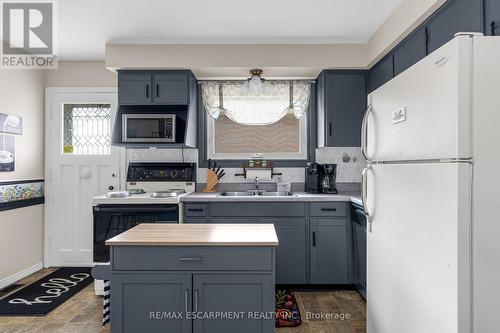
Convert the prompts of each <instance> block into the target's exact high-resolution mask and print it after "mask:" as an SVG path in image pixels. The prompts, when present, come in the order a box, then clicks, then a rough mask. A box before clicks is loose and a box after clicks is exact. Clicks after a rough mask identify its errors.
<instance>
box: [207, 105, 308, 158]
mask: <svg viewBox="0 0 500 333" xmlns="http://www.w3.org/2000/svg"><path fill="white" fill-rule="evenodd" d="M214 137H215V120H214V119H213V118H211V117H207V158H210V159H214V160H249V159H254V158H256V154H261V155H262V159H264V160H305V159H307V113H306V114H304V116H303V117H302V118H301V119H300V120H299V139H300V143H299V145H300V151H299V152H297V153H264V152H258V151H256V152H254V153H241V154H237V153H216V152H215V140H214Z"/></svg>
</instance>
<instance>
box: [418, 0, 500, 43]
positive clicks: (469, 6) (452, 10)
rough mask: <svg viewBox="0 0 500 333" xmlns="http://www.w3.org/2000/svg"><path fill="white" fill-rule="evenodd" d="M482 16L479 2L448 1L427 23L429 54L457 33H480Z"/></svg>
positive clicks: (476, 0) (468, 0) (465, 0)
mask: <svg viewBox="0 0 500 333" xmlns="http://www.w3.org/2000/svg"><path fill="white" fill-rule="evenodd" d="M492 1H497V0H492ZM482 16H483V14H482V4H481V1H478V0H448V1H447V2H446V4H445V5H443V7H442V8H441V9H440V10H439V11H438V12H437V13H436V14H435V15H434V16H433V17H432V18H431V19H430V20H429V22H428V23H427V28H428V34H429V45H428V51H429V53H431V52H433V51H435V50H437V49H438V48H439V47H441V46H442V45H444V44H445V43H447V42H448V41H450V40H451V39H453V36H454V35H455V34H456V33H457V32H482V31H483V27H482V19H481V18H482Z"/></svg>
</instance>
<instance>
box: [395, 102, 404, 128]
mask: <svg viewBox="0 0 500 333" xmlns="http://www.w3.org/2000/svg"><path fill="white" fill-rule="evenodd" d="M405 120H406V106H403V107H402V108H400V109H399V110H397V111H394V112H393V113H392V123H393V124H398V123H401V122H403V121H405Z"/></svg>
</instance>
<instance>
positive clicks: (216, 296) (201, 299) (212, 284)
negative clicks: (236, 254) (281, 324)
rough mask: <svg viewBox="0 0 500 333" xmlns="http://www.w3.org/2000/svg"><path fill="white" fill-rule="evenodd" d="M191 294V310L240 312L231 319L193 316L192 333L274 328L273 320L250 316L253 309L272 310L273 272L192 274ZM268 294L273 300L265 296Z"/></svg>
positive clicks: (245, 332) (241, 332) (243, 332)
mask: <svg viewBox="0 0 500 333" xmlns="http://www.w3.org/2000/svg"><path fill="white" fill-rule="evenodd" d="M193 293H194V296H193V309H194V310H193V311H194V312H201V313H204V314H210V313H215V314H217V313H221V314H222V313H234V314H235V315H238V314H240V315H239V316H238V317H235V318H233V319H231V318H227V319H210V318H197V319H194V320H193V332H194V333H233V332H239V333H258V332H273V331H274V321H273V320H264V319H263V318H261V319H260V320H256V319H254V318H253V317H251V316H250V315H249V314H250V313H255V312H258V313H269V314H271V313H272V312H273V311H274V282H273V279H272V275H231V274H227V275H213V274H207V275H202V274H197V275H194V276H193ZM271 295H272V299H271V298H270V299H267V298H266V297H270V296H271ZM172 332H174V331H172ZM175 332H177V331H175Z"/></svg>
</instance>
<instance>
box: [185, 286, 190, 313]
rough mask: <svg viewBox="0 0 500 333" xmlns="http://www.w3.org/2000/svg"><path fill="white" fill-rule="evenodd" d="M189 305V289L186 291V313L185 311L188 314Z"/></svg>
mask: <svg viewBox="0 0 500 333" xmlns="http://www.w3.org/2000/svg"><path fill="white" fill-rule="evenodd" d="M188 304H189V290H188V289H186V290H185V291H184V311H185V312H186V313H188V312H189V306H188Z"/></svg>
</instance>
